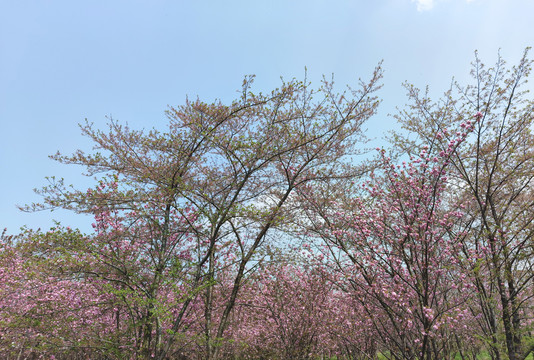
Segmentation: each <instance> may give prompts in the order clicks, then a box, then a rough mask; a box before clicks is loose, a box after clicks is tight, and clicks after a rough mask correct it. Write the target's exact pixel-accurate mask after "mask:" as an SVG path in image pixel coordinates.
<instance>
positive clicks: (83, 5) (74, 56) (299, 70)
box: [0, 0, 534, 233]
mask: <svg viewBox="0 0 534 360" xmlns="http://www.w3.org/2000/svg"><path fill="white" fill-rule="evenodd" d="M533 14H534V0H470V1H468V0H419V1H412V0H322V1H319V0H264V1H259V0H258V1H254V0H242V1H232V0H226V1H221V0H197V1H193V0H191V1H186V0H175V1H164V0H150V1H148V0H147V1H137V0H128V1H126V0H105V1H99V0H93V1H71V0H69V1H59V0H58V1H54V0H47V1H45V0H41V1H26V0H17V1H10V0H0V138H1V141H0V228H4V227H7V228H8V230H9V232H10V233H15V232H17V231H18V229H19V227H21V226H23V225H27V226H28V227H31V228H37V227H41V228H42V229H48V228H49V227H50V226H52V224H53V222H52V219H56V220H60V221H61V222H62V223H63V224H64V225H70V226H73V227H80V228H81V229H82V230H84V231H89V230H90V223H91V219H89V218H86V217H80V216H79V215H75V214H72V213H68V212H62V211H56V212H52V213H50V212H41V213H32V214H26V213H21V212H19V211H18V210H17V208H16V204H25V203H31V202H34V201H39V197H38V196H37V195H35V194H34V193H33V191H32V189H33V188H35V187H40V186H42V185H44V184H45V179H44V177H45V176H50V175H55V176H56V177H64V178H65V179H66V182H67V183H73V184H75V185H76V184H78V185H80V186H81V187H84V186H85V187H87V186H88V184H90V182H89V181H88V180H87V179H84V178H83V176H81V175H80V174H81V172H83V169H82V168H76V167H72V166H65V165H60V164H56V163H54V162H53V161H52V160H49V159H48V155H50V154H53V153H55V152H56V151H57V150H60V151H61V152H64V153H70V152H72V151H74V150H76V149H78V148H81V149H84V150H89V149H90V148H91V143H90V142H88V140H87V139H85V138H83V137H82V136H81V135H80V130H79V128H78V126H77V124H78V123H80V122H83V121H84V119H85V118H87V119H89V121H91V122H94V123H95V124H96V125H97V126H98V127H104V126H105V124H106V116H109V115H111V116H113V118H115V119H118V120H120V121H127V122H128V123H129V124H130V125H131V127H134V128H151V127H156V128H164V127H165V117H164V111H165V109H166V108H167V106H168V105H179V104H182V103H183V102H184V100H185V97H186V96H187V95H189V96H190V97H196V96H197V95H198V96H199V97H200V98H201V99H202V100H204V101H212V100H214V99H216V98H220V99H221V100H223V101H226V102H229V101H231V100H232V99H233V98H234V97H235V96H236V90H237V89H238V88H239V86H240V84H241V81H242V79H243V76H244V75H247V74H256V76H257V77H256V86H255V90H256V91H265V92H267V91H270V90H271V89H272V88H274V87H276V86H278V85H279V84H280V76H283V77H284V78H286V79H288V78H293V77H296V78H302V77H303V74H304V67H307V69H308V75H309V78H310V79H311V80H312V81H314V82H315V83H317V80H318V79H320V78H321V76H322V74H326V75H328V76H330V75H331V74H332V73H334V74H335V78H336V80H337V82H338V85H340V84H356V82H357V80H358V78H359V77H361V78H364V79H365V78H369V77H370V74H371V72H372V70H373V68H374V67H375V66H376V64H377V63H378V62H379V61H380V60H382V59H383V60H384V69H385V77H384V88H383V89H382V90H381V91H380V93H379V95H380V97H381V98H382V99H383V103H382V105H381V107H380V111H379V114H378V115H377V116H375V117H374V118H372V119H371V120H370V122H369V123H368V129H369V134H371V136H376V137H378V138H380V136H381V134H382V133H383V132H384V131H385V130H388V129H392V128H393V127H394V126H395V125H394V121H393V120H392V119H391V117H389V116H388V114H389V113H394V112H395V108H396V107H402V106H403V104H405V102H406V98H405V91H404V90H403V88H402V86H401V84H402V83H403V82H404V81H406V80H407V81H409V82H411V83H414V84H415V85H417V86H420V87H423V86H426V85H427V84H428V85H430V87H431V90H432V93H434V94H436V95H439V94H441V93H442V92H443V91H444V90H446V89H447V88H448V86H449V85H450V82H451V78H452V77H453V76H454V77H455V78H456V79H457V80H459V81H460V82H462V81H463V82H465V81H466V80H467V79H468V73H469V66H470V62H471V61H472V60H473V53H474V51H475V50H476V49H478V50H479V54H480V57H481V58H482V59H483V60H484V61H485V62H486V63H488V64H492V63H493V62H494V61H495V60H496V57H497V52H498V49H499V48H500V49H501V54H502V55H503V57H504V58H505V59H506V60H507V61H508V62H509V63H510V64H514V63H516V62H517V60H518V59H519V58H520V56H521V55H522V52H523V50H524V48H525V47H527V46H532V45H533V43H534V25H533V24H534V22H533V20H532V19H533ZM533 55H534V54H533Z"/></svg>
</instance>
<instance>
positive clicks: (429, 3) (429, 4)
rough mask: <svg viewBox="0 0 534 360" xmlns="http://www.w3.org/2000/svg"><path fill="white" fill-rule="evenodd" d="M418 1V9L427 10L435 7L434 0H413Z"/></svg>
mask: <svg viewBox="0 0 534 360" xmlns="http://www.w3.org/2000/svg"><path fill="white" fill-rule="evenodd" d="M412 2H416V3H417V11H426V10H430V9H432V8H433V7H434V0H412Z"/></svg>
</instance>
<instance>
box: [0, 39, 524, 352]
mask: <svg viewBox="0 0 534 360" xmlns="http://www.w3.org/2000/svg"><path fill="white" fill-rule="evenodd" d="M531 65H532V61H531V60H530V59H529V58H528V49H527V50H525V52H524V55H523V57H522V58H521V60H520V61H519V63H518V64H517V65H516V66H513V67H509V66H507V65H506V64H505V62H504V61H503V59H502V58H500V57H499V58H498V60H497V62H496V64H495V65H494V66H493V67H486V66H485V65H484V64H483V63H482V62H481V61H480V60H479V59H478V56H475V61H474V62H473V64H472V72H471V75H472V83H471V84H468V85H462V84H454V86H452V87H451V89H449V90H448V91H447V92H446V93H445V94H444V95H443V96H442V97H441V98H440V99H438V100H437V101H433V100H432V99H430V97H429V94H428V91H426V92H425V91H421V90H420V89H417V88H415V87H414V86H411V85H409V84H406V85H405V87H406V90H407V93H408V103H407V105H406V106H405V107H403V108H402V109H401V110H400V111H399V112H398V114H397V115H395V118H396V119H397V121H398V123H399V124H400V125H401V126H402V130H400V131H397V132H396V133H391V134H390V136H389V145H388V146H384V148H378V149H376V150H372V151H368V150H365V144H366V137H365V132H364V128H363V126H364V124H365V123H366V122H367V121H368V120H369V119H371V117H373V115H374V114H375V113H376V110H377V108H378V106H379V103H380V101H379V98H378V97H377V95H376V91H377V90H379V89H380V87H381V78H382V67H381V65H380V64H379V65H378V66H377V68H376V69H375V71H374V72H373V74H372V75H371V77H370V80H368V81H365V82H364V81H360V83H359V84H358V85H357V86H356V87H347V90H346V91H343V92H337V91H336V90H335V87H334V84H333V82H332V81H327V80H326V79H325V80H323V82H322V83H321V85H320V86H319V87H318V88H314V87H313V86H312V85H311V84H310V83H309V82H308V81H307V80H306V79H305V80H304V81H298V80H291V81H289V82H283V83H282V84H281V86H280V87H279V88H277V89H275V90H273V91H272V92H271V93H269V94H262V93H259V94H255V93H254V92H253V91H252V84H253V77H247V78H245V80H244V81H243V86H242V90H241V92H240V96H239V98H238V99H237V100H235V101H234V102H232V103H231V104H230V105H225V104H223V103H221V102H220V101H216V102H214V103H204V102H202V101H200V100H195V101H190V100H188V101H186V103H185V104H184V105H182V106H179V107H170V108H169V109H168V110H167V112H166V115H167V118H168V127H167V129H165V130H158V129H150V130H134V129H131V128H129V127H128V125H127V124H123V123H120V122H118V121H116V120H114V119H110V120H109V124H108V128H107V129H96V128H95V127H94V126H93V125H92V124H91V123H89V122H86V123H85V124H84V125H81V130H82V132H83V135H85V136H87V137H89V138H90V139H91V140H92V141H93V143H94V145H95V148H94V149H93V150H92V151H89V152H84V151H82V150H79V151H77V152H75V153H74V154H71V155H64V154H61V153H57V154H55V155H53V156H51V157H52V158H53V159H54V160H57V161H59V162H61V163H64V164H75V165H82V166H84V167H85V168H86V172H87V174H88V175H89V176H96V177H97V179H98V183H97V184H96V185H95V186H94V187H92V188H90V189H76V188H74V187H69V186H65V184H64V182H63V180H62V179H56V178H53V177H52V178H49V179H48V180H49V184H48V185H47V186H44V187H43V188H42V189H40V190H39V191H38V192H39V193H40V194H41V195H42V197H43V201H42V203H39V204H31V205H29V206H26V207H24V210H26V211H35V210H42V209H54V208H64V209H69V210H72V211H74V212H77V213H85V214H90V215H91V216H93V217H94V223H93V228H94V231H93V233H91V234H83V233H81V232H80V231H78V230H76V229H71V228H69V227H65V226H62V225H59V224H58V225H57V226H56V227H54V228H52V229H50V230H49V231H41V230H30V229H25V230H22V231H21V233H19V234H16V235H8V234H7V232H6V231H4V233H3V235H2V236H1V241H0V246H1V248H2V251H1V253H0V259H1V261H0V278H1V281H0V354H1V356H2V357H3V358H6V359H32V358H50V359H86V358H90V359H160V360H163V359H183V360H185V359H209V360H215V359H421V360H423V359H478V358H480V357H481V356H487V357H489V358H491V359H499V360H500V359H503V360H504V359H510V360H524V359H527V358H528V357H529V356H531V357H532V355H530V354H531V353H532V352H533V351H534V336H533V331H534V329H533V326H534V313H533V310H534V301H533V297H534V268H533V265H534V264H533V262H534V223H533V220H534V186H533V178H534V137H533V135H532V130H533V127H532V125H533V120H534V112H533V110H534V100H533V99H532V98H531V97H529V95H528V91H527V90H526V89H527V86H526V83H527V80H528V78H529V76H530V71H531ZM371 121H372V120H371ZM362 154H364V155H365V154H366V155H367V157H366V160H363V161H360V162H356V161H355V158H356V155H362Z"/></svg>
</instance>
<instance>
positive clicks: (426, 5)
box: [412, 0, 477, 11]
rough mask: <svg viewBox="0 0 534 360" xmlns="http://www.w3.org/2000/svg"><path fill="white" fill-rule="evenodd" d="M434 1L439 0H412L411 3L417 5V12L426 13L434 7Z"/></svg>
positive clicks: (473, 0) (469, 0)
mask: <svg viewBox="0 0 534 360" xmlns="http://www.w3.org/2000/svg"><path fill="white" fill-rule="evenodd" d="M436 1H438V2H439V1H440V0H412V2H414V3H416V4H417V11H427V10H431V9H432V8H433V7H434V5H435V4H436ZM465 1H466V2H468V3H470V2H475V1H477V0H465Z"/></svg>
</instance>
